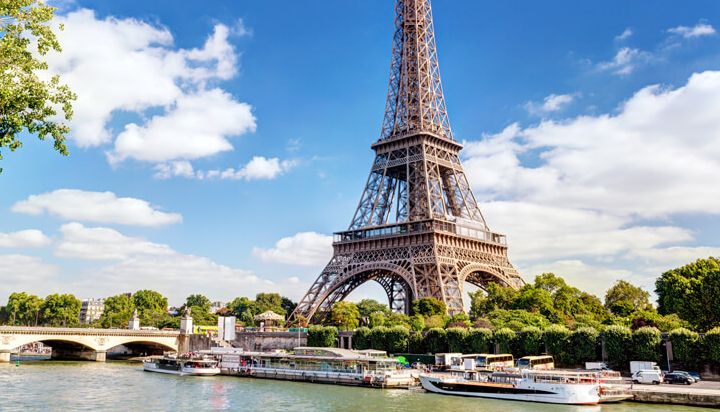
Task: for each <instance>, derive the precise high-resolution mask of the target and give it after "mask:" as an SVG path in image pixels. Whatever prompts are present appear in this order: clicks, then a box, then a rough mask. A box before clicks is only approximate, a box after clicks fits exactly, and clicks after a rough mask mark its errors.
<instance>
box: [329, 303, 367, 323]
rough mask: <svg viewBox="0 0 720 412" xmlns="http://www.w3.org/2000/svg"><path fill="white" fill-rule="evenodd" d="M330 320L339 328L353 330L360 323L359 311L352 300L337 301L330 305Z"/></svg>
mask: <svg viewBox="0 0 720 412" xmlns="http://www.w3.org/2000/svg"><path fill="white" fill-rule="evenodd" d="M330 320H331V322H332V324H333V325H335V326H337V327H338V328H339V329H340V330H353V329H355V328H357V327H358V326H359V324H360V311H359V310H358V307H357V306H356V305H355V304H354V303H352V302H346V301H343V302H338V303H336V304H335V305H333V307H332V311H331V312H330Z"/></svg>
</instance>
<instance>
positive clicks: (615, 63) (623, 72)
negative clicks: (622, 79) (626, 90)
mask: <svg viewBox="0 0 720 412" xmlns="http://www.w3.org/2000/svg"><path fill="white" fill-rule="evenodd" d="M651 60H652V54H650V53H649V52H646V51H642V50H639V49H633V48H630V47H623V48H621V49H620V50H618V52H617V53H616V54H615V57H613V59H612V60H610V61H607V62H601V63H598V65H597V68H598V70H601V71H610V72H612V73H613V74H615V75H618V76H627V75H629V74H631V73H632V72H633V71H635V69H636V68H637V67H638V66H641V65H643V64H646V63H648V62H649V61H651Z"/></svg>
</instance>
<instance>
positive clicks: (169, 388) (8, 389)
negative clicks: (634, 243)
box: [0, 361, 702, 412]
mask: <svg viewBox="0 0 720 412" xmlns="http://www.w3.org/2000/svg"><path fill="white" fill-rule="evenodd" d="M688 409H691V408H687V407H678V408H672V407H668V406H644V405H641V404H635V403H624V404H618V405H612V406H603V407H594V406H593V407H560V406H555V405H543V404H529V403H523V402H507V401H492V400H480V399H467V398H457V397H448V396H442V395H435V394H427V393H422V392H418V391H407V390H380V389H366V388H353V387H342V386H334V385H320V384H311V383H300V382H282V381H272V380H261V379H252V378H237V377H230V376H217V377H204V378H193V377H178V376H173V375H161V374H156V373H147V372H143V371H142V366H141V365H139V364H136V363H135V364H131V363H124V362H108V363H94V362H50V361H38V362H24V363H22V364H21V365H20V366H19V367H18V366H15V364H0V411H28V410H31V411H34V410H43V411H68V410H93V411H190V410H238V411H413V412H420V411H432V412H444V411H448V412H450V411H452V412H464V411H467V412H471V411H473V412H475V411H479V412H482V411H492V412H515V411H517V412H520V411H523V412H524V411H541V412H544V411H547V412H551V411H553V412H554V411H559V412H564V411H568V412H569V411H583V412H585V411H588V412H590V411H603V412H605V411H610V412H625V411H627V412H630V411H658V412H659V411H687V410H688ZM700 410H702V409H698V411H700Z"/></svg>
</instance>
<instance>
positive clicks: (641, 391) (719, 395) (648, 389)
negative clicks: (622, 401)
mask: <svg viewBox="0 0 720 412" xmlns="http://www.w3.org/2000/svg"><path fill="white" fill-rule="evenodd" d="M630 390H631V392H632V394H633V399H632V401H633V402H639V403H651V404H658V405H687V406H701V407H708V408H720V382H707V381H702V382H699V383H696V384H695V385H693V386H681V385H633V386H632V389H630Z"/></svg>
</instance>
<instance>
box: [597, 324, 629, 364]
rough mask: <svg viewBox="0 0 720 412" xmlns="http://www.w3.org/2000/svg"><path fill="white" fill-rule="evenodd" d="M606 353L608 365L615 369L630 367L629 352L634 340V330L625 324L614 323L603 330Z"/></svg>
mask: <svg viewBox="0 0 720 412" xmlns="http://www.w3.org/2000/svg"><path fill="white" fill-rule="evenodd" d="M603 340H604V341H605V354H606V355H607V359H608V366H610V367H611V368H614V369H627V368H628V361H629V359H628V354H629V349H630V344H631V342H632V332H631V331H630V329H629V328H626V327H624V326H618V325H612V326H608V327H607V328H605V330H604V331H603Z"/></svg>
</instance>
